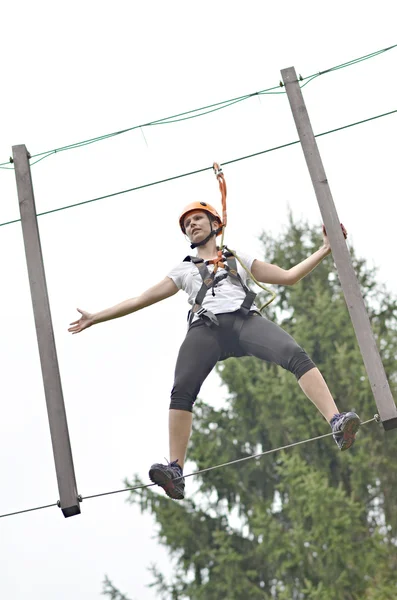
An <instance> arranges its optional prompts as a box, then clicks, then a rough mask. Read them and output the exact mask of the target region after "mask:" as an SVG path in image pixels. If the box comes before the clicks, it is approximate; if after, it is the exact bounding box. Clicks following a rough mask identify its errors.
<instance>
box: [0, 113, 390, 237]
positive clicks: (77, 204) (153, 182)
mask: <svg viewBox="0 0 397 600" xmlns="http://www.w3.org/2000/svg"><path fill="white" fill-rule="evenodd" d="M394 113H397V109H396V110H391V111H389V112H387V113H383V114H381V115H376V116H375V117H369V118H368V119H363V120H361V121H356V122H355V123H349V124H348V125H342V127H336V128H335V129H330V130H329V131H324V132H323V133H317V134H316V135H315V136H314V137H321V136H323V135H328V134H329V133H335V132H337V131H342V130H343V129H348V128H349V127H354V126H355V125H361V124H363V123H368V122H369V121H374V120H375V119H380V118H381V117H387V116H388V115H392V114H394ZM299 143H300V140H296V141H294V142H288V143H287V144H281V145H280V146H274V147H273V148H268V149H267V150H260V151H259V152H254V153H253V154H247V155H246V156H241V157H240V158H233V159H232V160H227V161H225V162H223V163H222V165H223V166H225V165H231V164H233V163H236V162H239V161H241V160H246V159H248V158H253V157H255V156H260V155H261V154H267V153H268V152H274V151H275V150H281V149H282V148H288V146H294V145H295V144H299ZM211 169H212V166H211V167H204V168H202V169H196V170H195V171H189V172H188V173H182V174H181V175H174V176H172V177H167V179H159V180H158V181H152V182H151V183H144V184H143V185H138V186H136V187H133V188H129V189H128V190H121V191H120V192H113V193H112V194H107V195H106V196H99V197H98V198H92V199H91V200H83V201H82V202H76V203H75V204H68V205H67V206H61V207H59V208H53V209H52V210H47V211H45V212H41V213H37V216H38V217H42V216H44V215H49V214H52V213H55V212H59V211H61V210H66V209H68V208H75V207H76V206H82V205H83V204H90V203H91V202H97V201H98V200H105V199H106V198H112V197H114V196H120V195H121V194H127V193H129V192H136V191H137V190H142V189H144V188H147V187H151V186H153V185H159V184H160V183H167V182H168V181H174V180H175V179H181V178H182V177H189V176H190V175H197V174H198V173H204V172H205V171H209V170H211ZM20 220H21V219H13V220H12V221H5V222H4V223H0V227H4V226H6V225H11V224H12V223H19V222H20Z"/></svg>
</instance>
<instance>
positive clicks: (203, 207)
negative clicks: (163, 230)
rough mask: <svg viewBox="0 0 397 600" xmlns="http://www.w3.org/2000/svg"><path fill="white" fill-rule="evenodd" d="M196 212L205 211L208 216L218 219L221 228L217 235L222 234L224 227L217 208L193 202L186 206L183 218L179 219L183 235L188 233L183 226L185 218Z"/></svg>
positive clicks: (204, 203)
mask: <svg viewBox="0 0 397 600" xmlns="http://www.w3.org/2000/svg"><path fill="white" fill-rule="evenodd" d="M194 210H203V211H204V212H206V213H207V214H210V215H212V216H213V217H215V218H216V219H218V220H219V222H220V227H219V231H218V233H217V234H216V235H220V234H221V232H222V227H223V224H222V219H221V218H220V216H219V214H218V213H217V211H216V210H215V208H214V207H213V206H211V204H207V202H191V203H190V204H188V205H187V206H185V208H184V209H183V211H182V214H181V216H180V217H179V226H180V228H181V230H182V232H183V233H186V231H185V226H184V224H183V222H184V220H185V217H186V215H187V214H188V213H190V212H193V211H194Z"/></svg>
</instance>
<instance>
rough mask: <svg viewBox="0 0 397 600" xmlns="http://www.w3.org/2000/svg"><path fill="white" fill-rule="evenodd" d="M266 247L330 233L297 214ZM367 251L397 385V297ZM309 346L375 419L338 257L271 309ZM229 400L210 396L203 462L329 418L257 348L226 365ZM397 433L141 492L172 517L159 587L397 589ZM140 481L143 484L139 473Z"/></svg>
mask: <svg viewBox="0 0 397 600" xmlns="http://www.w3.org/2000/svg"><path fill="white" fill-rule="evenodd" d="M262 242H263V246H264V257H265V260H266V261H268V262H274V263H276V264H278V265H280V266H282V267H284V268H289V267H291V266H293V265H294V264H296V263H298V262H300V261H301V260H303V259H304V258H306V257H307V256H308V255H309V254H310V253H311V252H313V251H314V250H316V248H318V247H319V245H320V244H321V236H319V234H318V232H317V230H316V229H314V228H310V227H308V226H307V224H304V223H296V222H294V221H293V219H292V217H291V218H290V222H289V226H288V230H287V231H286V232H285V234H284V235H282V236H280V237H279V238H277V239H275V238H273V237H271V236H269V235H263V236H262ZM353 261H354V267H355V270H356V273H357V275H358V278H359V281H360V284H361V288H362V292H363V295H364V297H365V300H366V303H367V307H368V310H369V314H370V318H371V323H372V327H373V330H374V332H375V335H376V337H377V342H378V347H379V348H380V351H381V355H382V360H383V362H384V365H385V369H386V372H387V375H388V379H389V382H390V385H391V387H392V390H393V391H394V392H395V391H396V387H397V367H396V356H397V329H396V320H395V316H396V310H397V303H396V300H395V299H394V298H393V297H392V296H391V295H390V294H389V293H388V292H387V290H386V289H385V288H384V287H383V286H381V285H380V284H378V283H377V282H376V273H375V272H374V271H373V270H371V269H369V268H368V267H367V265H366V263H365V261H363V260H360V259H358V258H356V257H355V255H354V252H353ZM267 316H268V318H271V319H273V320H274V321H275V322H277V323H278V324H280V325H281V326H282V327H283V328H284V329H285V330H287V331H288V332H289V333H291V335H292V336H293V337H294V338H295V339H296V340H297V341H298V343H299V344H300V345H301V346H303V348H304V349H305V350H306V351H307V352H308V354H309V355H310V356H311V358H312V359H313V360H314V362H315V363H316V365H317V366H318V367H319V369H320V370H321V372H322V373H323V375H324V377H325V379H326V380H327V382H328V385H329V387H330V389H331V391H332V393H333V395H334V397H335V400H336V403H337V405H338V406H339V408H340V410H351V409H353V410H355V411H357V412H358V414H360V416H361V417H362V419H363V420H365V419H368V418H371V417H372V416H373V415H374V413H375V412H376V405H375V402H374V399H373V395H372V392H371V389H370V385H369V382H368V378H367V376H366V372H365V369H364V366H363V362H362V358H361V354H360V351H359V348H358V345H357V342H356V339H355V335H354V331H353V328H352V325H351V322H350V318H349V315H348V311H347V308H346V305H345V301H344V299H343V294H342V292H341V288H340V284H339V280H338V277H337V275H336V271H335V268H334V265H333V262H332V258H327V259H325V260H324V261H323V263H321V265H319V266H318V267H317V268H316V269H315V271H314V272H313V273H312V274H310V275H308V276H307V277H306V278H304V279H303V280H302V281H301V282H299V284H297V285H295V286H292V287H280V288H279V289H278V297H277V300H276V301H275V302H274V303H273V305H271V308H269V310H268V313H267ZM218 372H219V374H220V377H221V379H222V381H223V382H224V383H225V384H226V386H227V388H228V390H229V398H228V401H227V404H226V406H225V407H224V408H222V409H220V410H216V409H215V408H213V407H212V406H210V405H209V404H207V403H205V402H204V401H197V403H196V406H195V411H194V412H195V415H194V429H193V435H192V439H191V442H190V445H189V459H190V461H192V462H193V463H194V465H195V467H196V468H197V469H202V468H205V467H208V466H212V465H217V464H220V463H224V462H228V461H231V460H235V459H238V458H242V457H249V456H252V455H254V454H257V453H260V452H264V451H266V450H269V449H272V448H277V447H280V446H284V445H286V444H290V443H293V442H295V441H299V440H305V439H307V438H310V437H314V436H316V435H320V434H322V433H328V431H329V427H328V425H327V424H326V423H325V421H324V419H323V418H322V416H321V415H320V414H319V413H318V412H317V411H316V409H315V407H314V406H313V405H312V404H311V403H310V401H308V400H307V399H306V398H305V397H304V396H303V394H302V392H301V390H300V388H299V386H298V385H297V383H296V381H295V378H294V377H293V376H292V375H291V374H290V373H288V372H286V371H283V370H282V369H281V368H279V367H276V366H273V365H269V364H267V363H263V362H261V361H259V360H258V359H254V358H251V357H245V358H240V359H228V360H227V361H225V362H224V363H222V364H220V365H219V367H218ZM396 451H397V438H396V435H395V432H393V431H391V432H388V433H385V432H384V431H383V429H382V427H381V426H378V425H376V424H374V423H371V424H369V425H367V426H366V427H363V428H362V429H361V431H360V432H359V435H358V439H357V442H356V444H355V446H354V447H353V448H352V449H351V450H349V451H348V452H343V453H341V452H339V451H338V449H337V447H336V445H335V443H334V441H333V440H332V437H327V438H325V439H322V440H318V441H316V442H311V443H309V444H304V445H300V446H296V447H294V448H292V449H290V450H286V451H284V452H278V453H275V454H270V455H269V456H265V457H262V458H261V459H252V460H247V461H244V462H242V463H238V464H236V465H233V466H228V467H224V468H220V469H215V470H213V471H209V472H207V473H204V474H203V475H202V476H197V478H196V483H197V484H199V487H200V489H199V493H197V494H196V495H195V497H194V499H193V498H189V480H187V499H186V500H185V501H184V502H180V503H177V502H173V501H171V500H169V499H168V498H166V497H165V496H164V495H163V493H162V492H161V493H157V492H156V491H155V492H154V491H152V489H143V490H140V491H139V492H134V493H132V494H131V497H130V501H131V502H132V503H139V504H140V507H141V510H142V511H149V512H151V513H152V514H153V515H154V517H155V519H156V522H157V524H158V528H159V533H158V539H159V541H160V542H161V543H163V544H165V545H166V546H167V548H168V549H169V552H170V554H171V556H172V557H173V558H174V560H175V569H174V574H173V577H172V579H171V580H169V579H168V578H166V577H165V576H164V575H162V574H161V573H159V572H158V570H157V569H156V568H155V567H153V568H152V571H153V576H154V585H155V586H156V587H157V590H158V593H159V597H160V598H164V599H167V600H168V599H173V600H185V599H190V600H220V599H227V600H245V599H247V600H265V599H268V600H270V599H273V598H277V599H279V600H298V599H301V598H304V599H307V600H358V599H360V600H391V599H392V598H395V597H397V570H396V567H397V552H396V532H397V503H396V502H395V500H394V494H395V491H396V481H397V461H395V456H396ZM127 484H128V485H137V484H139V481H138V480H137V479H136V478H135V480H134V481H133V482H127Z"/></svg>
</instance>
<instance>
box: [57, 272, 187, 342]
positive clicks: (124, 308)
mask: <svg viewBox="0 0 397 600" xmlns="http://www.w3.org/2000/svg"><path fill="white" fill-rule="evenodd" d="M178 291H179V289H178V288H177V286H176V285H175V283H174V282H173V280H172V279H170V277H165V278H164V279H163V280H162V281H160V282H159V283H157V284H156V285H154V286H153V287H151V288H149V289H148V290H146V291H145V292H143V293H142V294H141V295H140V296H137V297H136V298H130V299H129V300H124V302H120V304H116V305H115V306H112V307H111V308H106V309H105V310H101V311H100V312H97V313H88V312H86V311H84V310H80V309H79V308H78V309H77V310H78V311H79V313H80V314H81V318H80V319H78V320H77V321H73V323H71V324H70V327H69V329H68V331H70V332H71V333H80V331H83V329H87V327H91V325H96V324H97V323H102V322H103V321H109V320H110V319H118V318H119V317H125V316H126V315H129V314H130V313H133V312H136V311H137V310H141V308H146V307H147V306H150V305H151V304H155V303H156V302H160V301H161V300H165V299H166V298H169V297H170V296H173V295H174V294H176V293H177V292H178Z"/></svg>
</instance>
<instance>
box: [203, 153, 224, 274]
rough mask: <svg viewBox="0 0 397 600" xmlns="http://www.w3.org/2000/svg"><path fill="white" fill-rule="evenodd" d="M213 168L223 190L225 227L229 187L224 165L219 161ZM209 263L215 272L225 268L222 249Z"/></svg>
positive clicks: (221, 190) (220, 188)
mask: <svg viewBox="0 0 397 600" xmlns="http://www.w3.org/2000/svg"><path fill="white" fill-rule="evenodd" d="M212 168H213V169H214V173H215V176H216V178H217V180H218V183H219V190H220V192H221V199H222V226H223V229H225V227H226V224H227V211H226V194H227V189H226V180H225V176H224V174H223V171H222V167H220V166H219V165H218V163H215V162H214V164H213V166H212ZM208 264H213V265H214V274H215V273H216V272H217V270H218V267H220V268H221V269H224V268H225V264H224V263H223V262H222V249H221V250H218V256H217V258H214V259H213V260H209V261H208Z"/></svg>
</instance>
